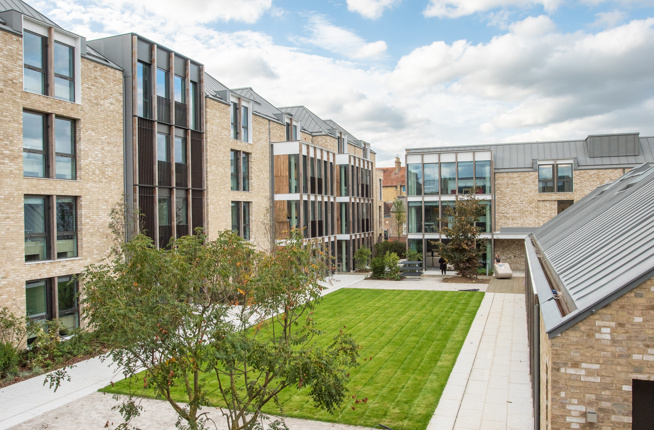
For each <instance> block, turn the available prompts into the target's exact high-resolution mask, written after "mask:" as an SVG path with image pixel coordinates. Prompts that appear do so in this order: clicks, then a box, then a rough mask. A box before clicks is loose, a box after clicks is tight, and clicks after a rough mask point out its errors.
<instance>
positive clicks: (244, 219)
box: [231, 201, 252, 240]
mask: <svg viewBox="0 0 654 430" xmlns="http://www.w3.org/2000/svg"><path fill="white" fill-rule="evenodd" d="M251 219H252V202H242V201H233V202H231V222H232V231H233V232H234V233H236V234H237V235H238V236H240V237H242V238H243V239H245V240H250V237H251V234H250V233H251V230H250V225H251Z"/></svg>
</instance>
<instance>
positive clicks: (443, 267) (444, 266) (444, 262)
mask: <svg viewBox="0 0 654 430" xmlns="http://www.w3.org/2000/svg"><path fill="white" fill-rule="evenodd" d="M438 264H439V265H440V267H441V275H446V274H447V260H446V259H444V258H443V256H442V255H441V258H439V259H438Z"/></svg>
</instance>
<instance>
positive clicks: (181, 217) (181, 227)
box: [175, 190, 189, 237]
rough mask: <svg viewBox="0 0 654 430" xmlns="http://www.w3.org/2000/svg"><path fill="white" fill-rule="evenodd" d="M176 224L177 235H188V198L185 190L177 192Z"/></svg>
mask: <svg viewBox="0 0 654 430" xmlns="http://www.w3.org/2000/svg"><path fill="white" fill-rule="evenodd" d="M175 224H176V233H177V237H181V236H186V235H187V234H188V233H189V231H188V199H187V198H186V193H185V192H184V190H177V191H176V193H175Z"/></svg>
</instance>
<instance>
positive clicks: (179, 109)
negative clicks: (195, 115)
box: [175, 102, 188, 128]
mask: <svg viewBox="0 0 654 430" xmlns="http://www.w3.org/2000/svg"><path fill="white" fill-rule="evenodd" d="M187 114H188V105H187V104H185V103H180V102H175V126H177V127H184V128H188V120H187Z"/></svg>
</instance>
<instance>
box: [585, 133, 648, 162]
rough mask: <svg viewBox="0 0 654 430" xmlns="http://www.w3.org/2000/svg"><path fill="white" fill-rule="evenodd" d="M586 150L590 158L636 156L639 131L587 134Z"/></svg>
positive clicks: (638, 149) (638, 145) (638, 150)
mask: <svg viewBox="0 0 654 430" xmlns="http://www.w3.org/2000/svg"><path fill="white" fill-rule="evenodd" d="M586 150H587V151H588V156H589V157H590V158H600V157H628V156H632V157H633V156H638V155H640V137H639V133H629V134H605V135H597V136H588V137H587V138H586Z"/></svg>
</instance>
